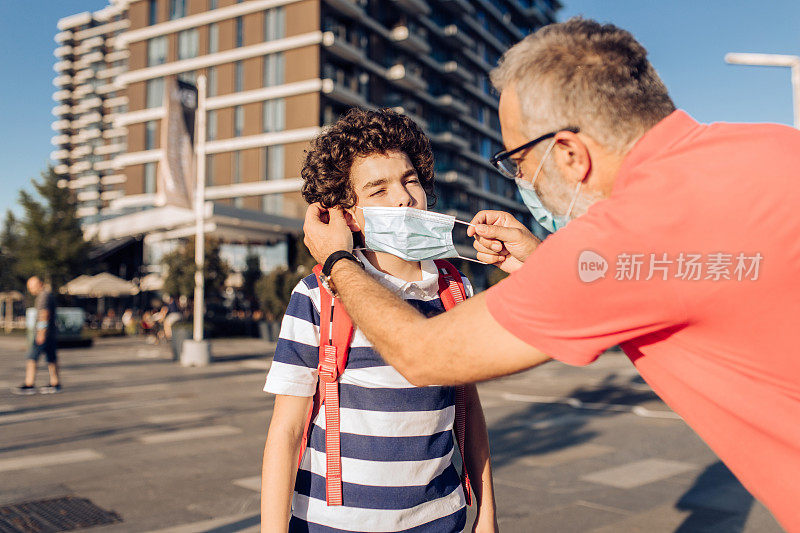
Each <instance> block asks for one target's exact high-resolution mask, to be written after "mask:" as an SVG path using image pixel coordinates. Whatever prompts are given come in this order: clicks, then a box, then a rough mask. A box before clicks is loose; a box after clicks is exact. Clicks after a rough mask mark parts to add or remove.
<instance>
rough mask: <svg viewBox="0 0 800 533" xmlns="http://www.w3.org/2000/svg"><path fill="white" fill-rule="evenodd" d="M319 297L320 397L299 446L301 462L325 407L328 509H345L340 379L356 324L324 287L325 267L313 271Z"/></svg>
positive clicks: (314, 401) (315, 398)
mask: <svg viewBox="0 0 800 533" xmlns="http://www.w3.org/2000/svg"><path fill="white" fill-rule="evenodd" d="M314 273H315V274H316V275H317V283H318V284H319V297H320V310H319V311H320V322H319V366H318V367H317V371H318V374H319V381H318V382H317V393H316V394H315V395H314V400H313V402H312V404H311V408H310V409H309V412H308V415H307V416H306V423H305V429H304V431H303V439H302V441H301V443H300V456H299V457H298V465H299V462H300V461H302V460H303V453H304V452H305V449H306V447H307V445H308V430H309V428H310V427H311V422H312V420H313V418H314V416H316V414H317V413H318V412H319V409H320V406H322V404H325V457H326V463H327V464H326V472H325V492H326V494H325V498H326V500H327V502H328V505H342V453H341V433H340V418H339V377H340V376H341V375H342V372H344V369H345V367H346V366H347V355H348V350H349V348H350V341H351V340H352V338H353V321H352V320H351V319H350V316H349V315H348V314H347V311H345V309H344V306H343V305H342V302H341V301H339V300H338V299H336V298H334V297H333V295H331V293H330V292H328V290H327V289H326V288H325V287H324V286H323V285H322V283H321V282H320V280H319V276H320V274H321V273H322V265H317V266H315V267H314Z"/></svg>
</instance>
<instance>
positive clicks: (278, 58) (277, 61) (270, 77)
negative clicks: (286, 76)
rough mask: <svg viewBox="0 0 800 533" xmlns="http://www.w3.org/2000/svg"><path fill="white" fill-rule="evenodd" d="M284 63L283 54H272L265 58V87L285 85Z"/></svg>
mask: <svg viewBox="0 0 800 533" xmlns="http://www.w3.org/2000/svg"><path fill="white" fill-rule="evenodd" d="M283 70H284V61H283V54H282V53H280V52H279V53H277V54H270V55H267V56H264V87H272V86H273V85H281V84H282V83H283Z"/></svg>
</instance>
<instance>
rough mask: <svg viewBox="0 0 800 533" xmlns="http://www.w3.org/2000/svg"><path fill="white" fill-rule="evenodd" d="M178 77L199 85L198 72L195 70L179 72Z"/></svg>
mask: <svg viewBox="0 0 800 533" xmlns="http://www.w3.org/2000/svg"><path fill="white" fill-rule="evenodd" d="M178 79H179V80H181V81H185V82H186V83H191V84H192V85H194V86H195V87H196V86H197V73H196V72H195V71H194V70H190V71H188V72H181V73H180V74H178Z"/></svg>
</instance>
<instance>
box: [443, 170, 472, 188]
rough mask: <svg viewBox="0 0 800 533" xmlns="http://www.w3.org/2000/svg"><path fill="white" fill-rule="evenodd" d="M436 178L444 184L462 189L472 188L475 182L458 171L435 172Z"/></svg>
mask: <svg viewBox="0 0 800 533" xmlns="http://www.w3.org/2000/svg"><path fill="white" fill-rule="evenodd" d="M436 177H437V178H438V179H440V180H441V181H443V182H445V183H451V184H453V185H458V186H461V187H464V188H469V187H474V186H475V181H474V180H473V179H472V178H470V177H469V176H467V175H466V174H464V173H463V172H459V171H458V170H446V171H444V172H437V173H436Z"/></svg>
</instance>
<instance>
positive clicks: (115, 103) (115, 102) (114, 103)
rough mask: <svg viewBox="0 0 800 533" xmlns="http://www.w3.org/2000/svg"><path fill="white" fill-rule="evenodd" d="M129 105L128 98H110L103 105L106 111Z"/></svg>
mask: <svg viewBox="0 0 800 533" xmlns="http://www.w3.org/2000/svg"><path fill="white" fill-rule="evenodd" d="M127 103H128V97H127V96H115V97H114V98H109V99H108V100H106V101H105V102H103V105H104V107H105V108H106V109H113V108H115V107H119V106H121V105H126V104H127Z"/></svg>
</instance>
